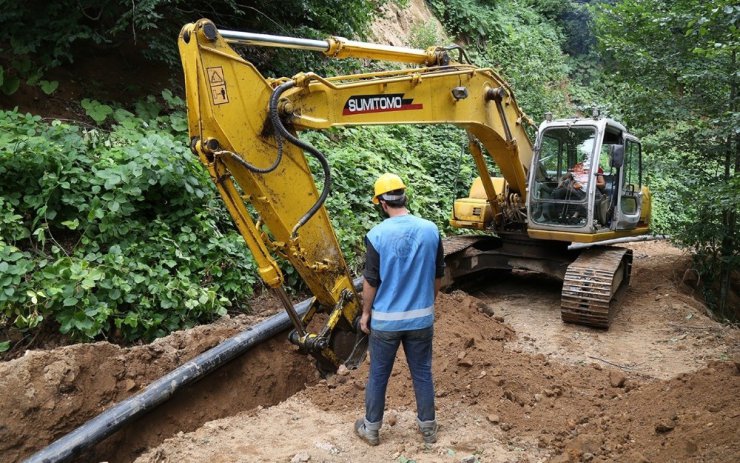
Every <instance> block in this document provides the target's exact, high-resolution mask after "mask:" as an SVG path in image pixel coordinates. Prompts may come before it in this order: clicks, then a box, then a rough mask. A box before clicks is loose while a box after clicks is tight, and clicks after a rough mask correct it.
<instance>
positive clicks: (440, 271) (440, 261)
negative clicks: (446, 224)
mask: <svg viewBox="0 0 740 463" xmlns="http://www.w3.org/2000/svg"><path fill="white" fill-rule="evenodd" d="M443 276H445V249H444V246H443V245H442V237H441V236H440V237H439V243H438V244H437V258H436V265H435V269H434V300H435V301H436V300H437V294H439V289H440V288H441V287H442V277H443Z"/></svg>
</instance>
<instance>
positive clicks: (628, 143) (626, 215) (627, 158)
mask: <svg viewBox="0 0 740 463" xmlns="http://www.w3.org/2000/svg"><path fill="white" fill-rule="evenodd" d="M620 174H621V175H620V185H619V188H620V194H619V200H618V203H617V210H616V215H617V230H629V229H632V228H635V227H636V226H637V223H638V222H639V221H640V212H641V208H642V146H641V145H640V142H639V141H638V140H637V139H636V138H632V137H629V136H628V137H626V138H625V145H624V163H623V164H622V168H621V169H620Z"/></svg>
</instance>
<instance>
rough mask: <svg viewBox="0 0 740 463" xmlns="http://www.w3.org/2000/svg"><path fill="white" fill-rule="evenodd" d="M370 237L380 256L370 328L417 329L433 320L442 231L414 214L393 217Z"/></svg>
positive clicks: (429, 324)
mask: <svg viewBox="0 0 740 463" xmlns="http://www.w3.org/2000/svg"><path fill="white" fill-rule="evenodd" d="M367 239H368V240H369V241H370V243H371V244H372V246H373V248H375V250H376V251H377V252H378V255H379V256H380V272H379V273H380V285H379V286H378V288H377V292H376V294H375V300H374V301H373V310H372V315H371V318H370V327H371V329H375V330H381V331H405V330H417V329H422V328H427V327H429V326H432V324H433V323H434V279H435V269H436V257H437V250H438V246H439V240H440V237H439V230H438V229H437V226H436V225H434V224H433V223H432V222H430V221H428V220H424V219H421V218H419V217H414V216H413V215H411V214H407V215H401V216H396V217H390V218H387V219H385V220H384V221H383V222H381V223H380V224H378V225H376V226H375V227H373V229H372V230H370V233H368V234H367Z"/></svg>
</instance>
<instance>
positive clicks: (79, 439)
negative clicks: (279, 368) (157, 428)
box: [25, 278, 362, 463]
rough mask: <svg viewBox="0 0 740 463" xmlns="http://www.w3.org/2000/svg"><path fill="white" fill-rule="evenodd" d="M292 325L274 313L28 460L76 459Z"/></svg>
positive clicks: (358, 284)
mask: <svg viewBox="0 0 740 463" xmlns="http://www.w3.org/2000/svg"><path fill="white" fill-rule="evenodd" d="M353 283H354V286H355V289H356V290H357V291H359V290H360V289H361V288H362V278H356V279H355V280H354V282H353ZM310 307H311V300H310V299H307V300H305V301H303V302H300V303H298V304H296V305H295V306H294V309H295V311H296V312H297V313H298V314H299V315H301V316H302V315H304V314H305V313H306V312H308V309H309V308H310ZM291 326H292V325H291V322H290V319H289V318H288V314H287V313H286V312H281V313H279V314H277V315H273V316H272V317H270V318H268V319H267V320H265V321H263V322H261V323H258V324H256V325H255V326H252V327H250V328H248V329H247V330H245V331H242V332H241V333H239V334H237V335H236V336H233V337H231V338H229V339H227V340H226V341H224V342H222V343H221V344H219V345H217V346H216V347H214V348H212V349H210V350H208V351H206V352H204V353H202V354H200V355H199V356H197V357H195V358H194V359H192V360H190V361H189V362H187V363H185V364H183V365H181V366H179V367H178V368H176V369H175V370H173V371H171V372H170V373H168V374H167V375H165V376H163V377H161V378H160V379H158V380H157V381H155V382H153V383H151V384H150V385H149V386H147V387H146V389H144V390H143V391H141V392H140V393H138V394H136V395H135V396H133V397H129V398H128V399H126V400H124V401H122V402H119V403H118V404H116V405H114V406H113V407H111V408H109V409H108V410H106V411H104V412H103V413H101V414H100V415H98V416H96V417H95V418H93V419H91V420H89V421H88V422H86V423H85V424H83V425H82V426H80V427H79V428H77V429H75V430H74V431H72V432H70V433H69V434H67V435H65V436H64V437H62V438H60V439H58V440H56V441H54V442H52V443H51V444H50V445H49V446H47V447H46V448H44V449H42V450H40V451H38V452H36V453H34V454H33V455H31V456H30V457H29V458H28V459H27V460H25V463H61V462H67V461H71V460H73V459H74V458H75V457H78V456H79V455H80V454H81V453H82V451H84V450H86V449H88V448H90V447H92V446H93V445H95V444H97V443H98V442H100V441H102V440H103V439H105V438H106V437H109V436H110V435H112V434H113V433H115V432H116V431H118V430H119V429H121V428H122V427H123V426H124V425H126V424H128V423H130V422H131V421H133V420H134V419H136V418H138V417H139V416H141V415H143V414H144V413H146V412H148V411H150V410H151V409H153V408H155V407H156V406H157V405H160V404H162V403H163V402H165V401H167V400H168V399H169V398H170V397H172V396H173V395H174V394H175V393H176V392H177V391H179V390H180V389H182V388H183V387H184V386H186V385H188V384H190V383H193V382H195V381H198V380H199V379H201V378H203V377H204V376H206V375H208V374H209V373H211V372H213V371H214V370H216V369H217V368H219V367H221V366H222V365H224V364H226V363H227V362H229V361H230V360H233V359H234V358H236V357H238V356H239V355H242V354H244V353H245V352H247V351H248V350H249V349H251V348H252V347H254V346H255V345H256V344H258V343H260V342H263V341H266V340H268V339H270V338H271V337H273V336H275V335H277V334H278V333H280V332H282V331H285V330H287V329H289V328H290V327H291Z"/></svg>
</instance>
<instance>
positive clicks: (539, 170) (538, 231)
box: [178, 19, 650, 371]
mask: <svg viewBox="0 0 740 463" xmlns="http://www.w3.org/2000/svg"><path fill="white" fill-rule="evenodd" d="M178 43H179V49H180V56H181V59H182V65H183V70H184V74H185V91H186V99H187V107H188V126H189V134H190V143H191V149H192V151H193V153H194V154H196V155H197V156H198V158H199V160H200V161H201V162H202V164H203V165H204V166H205V167H206V168H207V169H208V171H209V173H210V175H211V178H212V179H213V181H214V182H215V184H216V187H217V189H218V191H219V193H220V195H221V196H222V198H223V200H224V202H225V203H226V206H227V208H228V210H229V212H230V213H231V215H232V216H233V218H234V221H235V223H236V226H237V228H238V229H239V231H240V232H241V234H242V235H243V237H244V240H245V241H246V243H247V245H248V246H249V248H250V250H251V252H252V253H253V255H254V258H255V261H256V263H257V265H258V268H259V274H260V276H261V277H262V279H263V280H264V282H265V283H266V284H267V285H268V286H269V287H270V288H272V289H273V290H274V292H275V294H276V295H277V297H278V298H279V300H280V301H281V303H282V304H283V306H284V307H285V309H286V311H287V312H288V315H289V316H290V319H291V322H292V324H293V327H294V329H293V331H292V332H291V334H290V336H289V337H290V340H291V341H292V342H293V343H295V344H296V345H298V346H299V347H300V348H301V350H302V351H304V352H306V353H309V354H311V355H313V356H314V357H315V358H316V359H317V366H318V367H319V369H320V370H322V371H333V370H336V368H338V367H339V366H340V365H342V364H345V365H348V366H350V367H352V366H355V365H357V363H359V361H360V360H361V358H362V356H363V355H364V350H365V346H364V343H363V336H362V333H361V332H360V330H359V327H358V316H359V314H360V313H361V299H360V298H359V297H358V295H357V292H356V290H355V287H354V285H353V280H352V278H351V276H350V272H349V270H348V267H347V265H346V263H345V260H344V257H343V255H342V252H341V250H340V247H339V244H338V242H337V239H336V236H335V233H334V230H333V228H332V225H331V222H330V221H329V217H328V216H327V211H326V209H325V208H324V201H325V200H326V198H327V196H328V195H329V194H330V190H331V171H330V168H329V162H328V161H327V158H326V156H325V155H324V154H323V153H321V152H320V151H319V150H317V149H316V148H314V147H313V146H311V145H310V144H308V143H306V142H305V141H303V140H301V139H300V138H299V137H298V135H297V134H298V132H300V131H303V130H322V129H327V128H330V127H339V126H351V125H379V124H385V125H388V124H453V125H455V126H457V127H460V128H462V129H464V130H465V131H466V132H467V134H468V139H469V151H470V154H471V156H472V157H473V159H474V161H475V165H476V167H477V169H478V173H479V177H478V178H477V179H476V180H475V181H474V182H473V185H472V186H471V189H470V194H469V196H468V197H467V198H461V199H458V200H456V201H455V203H454V207H453V210H452V214H451V221H450V223H451V225H452V226H454V227H460V228H468V229H473V230H480V231H485V232H488V233H485V234H484V235H483V236H481V235H480V234H477V235H467V236H456V237H452V238H448V239H446V240H445V254H446V263H447V270H446V275H445V280H444V281H445V283H446V284H448V285H449V284H452V283H454V282H455V281H456V280H459V279H460V278H462V277H465V276H467V275H470V274H472V273H474V272H479V271H481V270H484V269H524V270H529V271H536V272H542V273H546V274H549V275H553V276H555V277H557V278H560V279H561V280H563V290H562V302H561V313H562V318H563V320H565V321H568V322H574V323H580V324H586V325H591V326H596V327H603V328H607V327H608V326H609V321H610V318H611V316H612V314H613V312H614V307H613V306H614V304H613V303H612V300H613V299H614V296H615V293H616V292H617V290H618V289H619V288H620V287H623V286H625V285H626V284H627V283H628V281H629V275H630V268H631V263H632V254H631V251H630V250H629V249H625V248H620V247H613V246H604V245H596V244H598V243H601V242H603V241H607V240H612V239H615V238H624V237H632V236H637V235H642V234H646V233H648V232H649V222H650V192H649V190H648V189H647V188H646V187H645V186H644V184H643V181H644V179H643V176H642V153H641V145H640V142H639V140H638V139H637V138H636V137H634V136H633V135H631V134H630V133H628V131H627V130H626V128H625V127H624V126H623V125H621V124H619V123H618V122H616V121H613V120H611V119H608V118H602V117H599V116H598V115H594V116H593V117H589V118H571V119H561V120H553V119H552V117H550V116H549V115H548V116H547V117H546V120H545V121H544V122H542V124H541V125H540V126H539V127H535V126H534V123H533V121H532V120H531V119H530V118H528V117H527V116H526V115H525V114H524V113H523V112H522V111H521V110H520V109H519V106H518V105H517V102H516V100H515V98H514V94H513V92H512V91H511V88H510V87H509V85H508V84H507V83H506V82H505V81H504V80H503V79H502V78H501V77H500V76H499V75H498V74H497V73H496V72H495V71H494V70H492V69H488V68H480V67H477V66H475V65H474V64H472V63H471V62H470V61H469V60H468V59H467V56H466V54H465V52H464V50H462V49H461V48H460V47H457V46H451V47H431V48H429V49H426V50H418V49H411V48H403V47H393V46H386V45H377V44H370V43H364V42H357V41H352V40H347V39H344V38H341V37H331V38H329V39H327V40H310V39H299V38H291V37H282V36H273V35H264V34H255V33H247V32H239V31H231V30H219V29H218V28H217V27H216V25H215V24H214V23H213V22H211V21H210V20H207V19H201V20H199V21H197V22H195V23H191V24H187V25H186V26H184V27H183V28H182V30H181V32H180V35H179V40H178ZM242 45H250V46H265V47H285V48H294V49H301V50H307V51H316V52H321V53H324V54H325V55H326V56H328V57H332V58H349V57H353V58H362V59H378V60H384V61H392V62H397V63H405V64H406V65H407V67H406V68H404V69H399V70H390V71H383V72H372V73H364V74H353V75H345V76H333V77H322V76H319V75H317V74H314V73H311V72H305V73H303V72H300V73H297V74H296V75H294V76H293V77H290V78H265V77H264V76H262V75H261V74H260V72H259V71H258V70H257V69H256V68H255V67H254V65H253V64H252V63H250V62H249V61H247V60H246V59H244V58H243V57H242V56H241V55H240V54H239V53H237V51H236V50H235V47H239V46H242ZM453 55H458V56H457V59H454V57H453ZM527 126H529V127H532V129H533V131H534V129H536V132H537V137H536V141H535V144H534V146H533V145H532V142H531V141H530V138H529V136H528V134H527ZM306 155H310V156H312V157H314V158H315V159H316V160H317V161H318V164H319V165H320V166H321V169H322V171H323V172H322V175H321V178H322V179H323V187H322V189H321V191H319V190H318V189H317V187H316V182H315V178H314V175H313V173H312V172H311V169H310V168H309V164H308V162H307V158H306ZM485 156H490V158H492V159H493V161H494V162H495V164H496V166H497V169H498V171H499V172H500V176H491V174H490V173H489V169H488V167H487V164H486V158H485ZM571 243H587V244H594V245H593V246H587V247H584V248H582V249H580V250H576V249H573V247H572V246H570V247H569V245H570V244H571ZM277 256H280V257H283V258H285V259H287V260H288V261H289V262H290V263H291V265H292V266H293V267H294V268H295V269H296V270H297V271H298V273H299V274H300V276H301V278H302V279H303V280H304V282H305V283H306V285H307V287H308V288H309V290H310V291H311V293H312V294H313V296H314V297H313V299H312V301H311V306H310V309H309V310H308V312H307V313H306V314H305V315H304V316H303V317H300V316H299V315H298V313H296V311H295V310H294V308H293V305H292V303H291V301H290V299H289V297H288V295H287V293H286V292H285V290H284V287H283V282H284V278H283V274H282V272H281V270H280V268H279V266H278V263H277V261H276V257H277ZM319 313H322V314H325V316H322V317H316V318H315V319H314V316H315V315H316V314H319Z"/></svg>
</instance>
